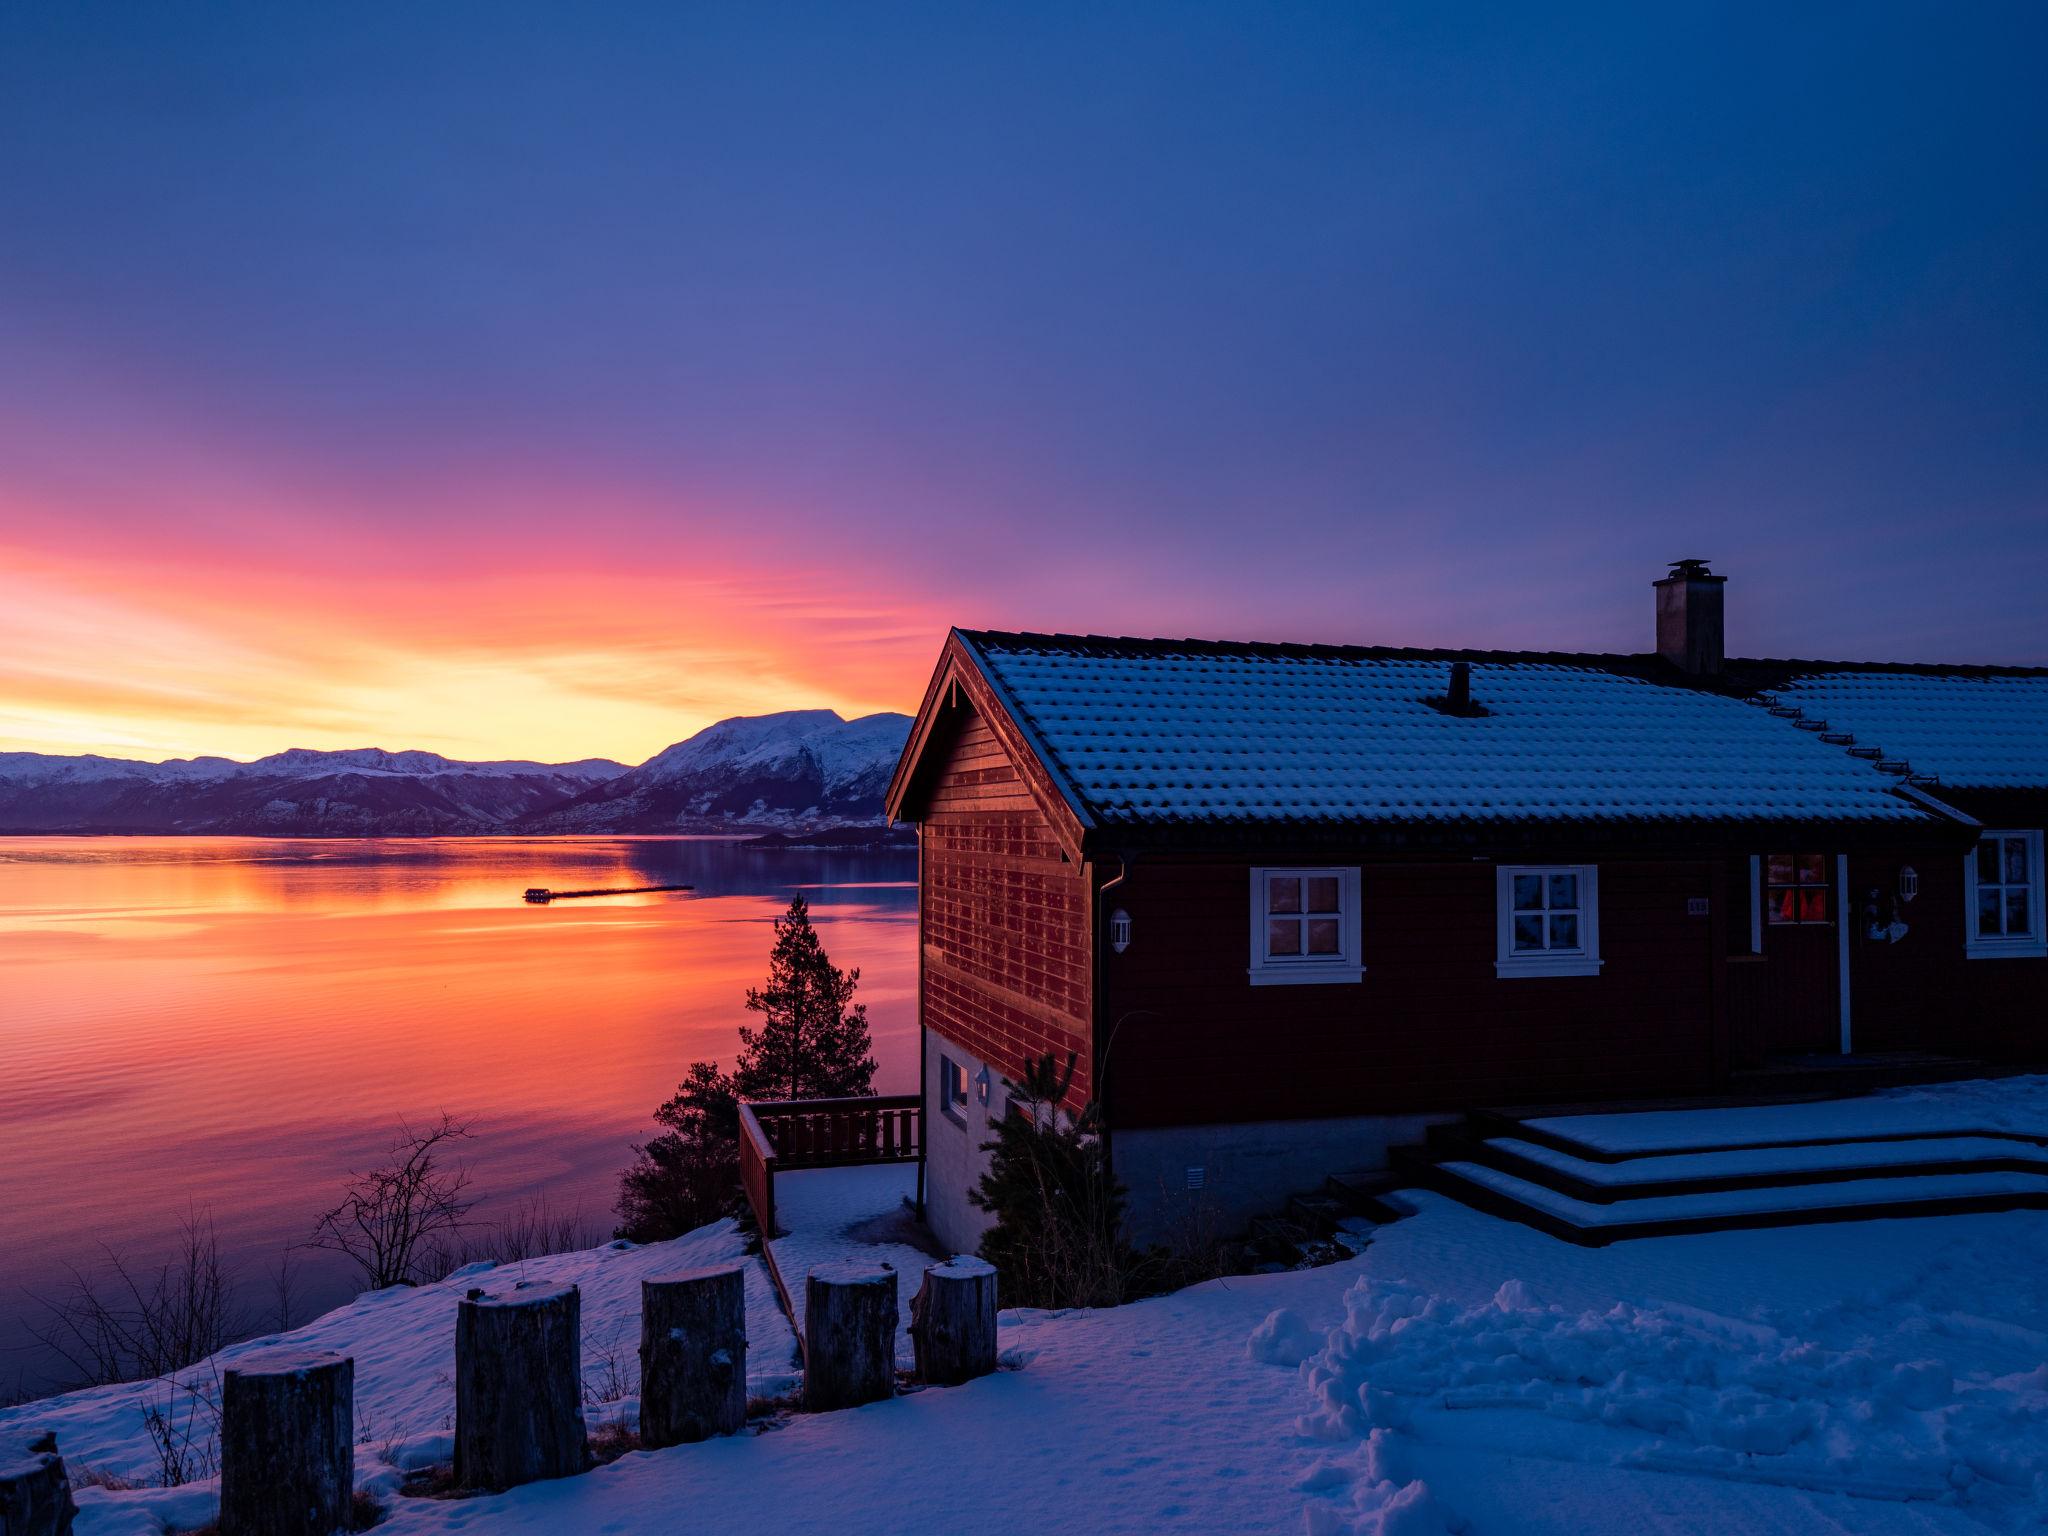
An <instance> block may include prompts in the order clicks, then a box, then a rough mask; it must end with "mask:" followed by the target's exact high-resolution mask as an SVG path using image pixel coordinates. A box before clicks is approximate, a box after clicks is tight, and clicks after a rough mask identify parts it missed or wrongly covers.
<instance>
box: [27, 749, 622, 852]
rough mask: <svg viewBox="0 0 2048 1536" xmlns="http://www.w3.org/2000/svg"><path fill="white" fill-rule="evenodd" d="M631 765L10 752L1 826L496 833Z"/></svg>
mask: <svg viewBox="0 0 2048 1536" xmlns="http://www.w3.org/2000/svg"><path fill="white" fill-rule="evenodd" d="M625 771H626V769H625V767H624V765H622V764H619V763H614V762H609V761H607V760H605V759H602V758H591V759H586V760H584V761H582V762H575V763H529V762H488V763H465V762H458V761H455V760H452V759H450V758H445V757H442V756H440V755H439V754H437V753H433V752H386V751H383V750H381V749H379V748H375V747H363V748H356V749H353V750H350V751H342V752H315V751H310V750H307V749H305V748H294V749H292V750H290V751H286V752H277V753H273V754H272V755H271V756H269V757H262V758H258V759H256V760H255V761H254V762H249V763H238V762H233V761H231V760H229V759H227V758H224V757H198V758H178V759H173V760H172V761H170V762H164V763H146V762H134V761H129V760H127V759H123V758H112V757H91V756H88V757H48V756H44V755H42V754H39V753H34V752H7V753H0V833H4V832H140V833H185V834H200V833H208V834H242V835H299V836H306V835H311V836H332V835H348V836H405V835H415V834H429V833H434V834H460V833H475V832H491V831H496V830H498V829H499V828H501V827H503V826H504V825H505V824H506V823H508V822H510V821H512V820H514V819H515V818H517V817H520V816H526V815H531V814H534V813H536V812H539V811H545V810H547V809H550V808H551V807H553V806H557V805H560V804H563V803H564V802H566V801H568V800H570V799H572V798H573V797H575V796H576V795H579V794H581V793H583V791H585V790H587V789H589V788H590V787H591V786H592V785H593V784H598V783H601V782H603V781H604V780H605V779H607V778H610V777H613V776H615V775H617V774H621V773H624V772H625Z"/></svg>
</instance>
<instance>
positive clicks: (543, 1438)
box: [455, 1281, 590, 1489]
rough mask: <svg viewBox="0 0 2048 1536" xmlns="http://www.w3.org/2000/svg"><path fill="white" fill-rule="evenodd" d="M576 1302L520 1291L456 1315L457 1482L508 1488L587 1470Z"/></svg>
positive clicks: (477, 1300) (464, 1307)
mask: <svg viewBox="0 0 2048 1536" xmlns="http://www.w3.org/2000/svg"><path fill="white" fill-rule="evenodd" d="M582 1328H583V1297H582V1293H581V1292H580V1291H579V1290H577V1288H576V1287H575V1286H573V1285H541V1284H537V1283H535V1282H531V1281H522V1282H520V1283H519V1284H518V1285H515V1286H512V1287H511V1288H510V1289H507V1290H503V1291H499V1292H498V1293H496V1294H491V1293H488V1292H486V1291H483V1290H473V1291H471V1292H470V1293H469V1294H468V1295H467V1296H466V1297H464V1298H463V1300H462V1301H461V1302H460V1303H458V1304H457V1306H456V1308H455V1481H456V1483H457V1484H459V1485H460V1486H461V1487H464V1488H491V1489H497V1488H515V1487H517V1486H518V1485H519V1484H521V1483H531V1482H536V1481H538V1480H540V1479H542V1478H548V1477H567V1476H569V1475H570V1474H571V1473H575V1472H581V1471H584V1470H585V1469H586V1468H588V1467H589V1465H590V1443H589V1438H588V1436H587V1434H586V1432H585V1430H584V1427H583V1334H582Z"/></svg>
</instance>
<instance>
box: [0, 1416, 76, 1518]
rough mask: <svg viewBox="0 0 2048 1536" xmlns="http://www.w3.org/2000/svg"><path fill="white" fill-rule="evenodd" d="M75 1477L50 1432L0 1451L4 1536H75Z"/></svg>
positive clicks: (0, 1508)
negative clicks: (73, 1489)
mask: <svg viewBox="0 0 2048 1536" xmlns="http://www.w3.org/2000/svg"><path fill="white" fill-rule="evenodd" d="M77 1513H78V1506H77V1505H76V1504H74V1503H73V1502H72V1501H71V1477H70V1475H69V1474H68V1473H67V1472H65V1470H64V1458H63V1457H62V1456H59V1455H58V1454H57V1437H56V1436H55V1435H54V1434H52V1433H50V1432H49V1431H48V1430H43V1431H39V1432H37V1433H35V1434H31V1435H28V1436H26V1437H24V1438H22V1439H19V1440H17V1439H14V1438H13V1437H11V1436H10V1437H9V1444H8V1445H7V1446H4V1447H0V1536H71V1517H72V1516H73V1515H75V1514H77Z"/></svg>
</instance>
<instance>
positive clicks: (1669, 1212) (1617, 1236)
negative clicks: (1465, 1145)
mask: <svg viewBox="0 0 2048 1536" xmlns="http://www.w3.org/2000/svg"><path fill="white" fill-rule="evenodd" d="M1439 1172H1440V1173H1441V1174H1442V1175H1443V1176H1444V1178H1445V1179H1446V1180H1447V1181H1448V1182H1447V1183H1444V1184H1442V1185H1440V1186H1439V1187H1442V1188H1445V1189H1446V1190H1447V1191H1448V1192H1449V1193H1451V1194H1453V1195H1455V1196H1456V1197H1457V1198H1458V1199H1461V1200H1463V1201H1464V1202H1465V1203H1466V1204H1467V1205H1471V1206H1475V1207H1477V1208H1478V1209H1480V1210H1486V1211H1491V1212H1492V1213H1493V1214H1495V1215H1499V1216H1507V1217H1510V1218H1512V1219H1514V1220H1516V1221H1522V1222H1526V1223H1527V1224H1528V1225H1530V1226H1534V1227H1540V1228H1542V1229H1543V1230H1545V1231H1548V1232H1551V1233H1553V1234H1554V1235H1556V1236H1558V1237H1563V1238H1566V1239H1568V1240H1569V1241H1572V1242H1576V1243H1585V1244H1588V1245H1592V1246H1598V1245H1600V1244H1603V1243H1612V1242H1618V1241H1620V1240H1621V1239H1623V1238H1629V1237H1669V1236H1674V1235H1676V1234H1678V1233H1682V1232H1718V1231H1725V1230H1728V1229H1730V1228H1735V1227H1782V1226H1796V1225H1801V1224H1805V1223H1808V1222H1820V1221H1867V1220H1871V1219H1874V1218H1876V1217H1881V1216H1940V1215H1951V1214H1960V1213H1963V1212H1972V1211H2009V1210H2020V1209H2048V1172H2043V1173H1943V1174H1920V1175H1914V1176H1910V1177H1901V1178H1883V1179H1856V1180H1851V1181H1849V1182H1846V1183H1837V1184H1793V1185H1779V1186H1774V1187H1768V1188H1761V1189H1740V1190H1723V1191H1720V1192H1717V1193H1711V1194H1695V1195H1647V1196H1643V1197H1640V1198H1637V1199H1632V1200H1622V1201H1616V1202H1613V1203H1611V1204H1606V1205H1596V1204H1593V1203H1592V1202H1590V1201H1585V1200H1577V1199H1574V1198H1573V1197H1572V1196H1570V1195H1567V1194H1564V1193H1563V1192H1561V1191H1559V1190H1556V1189H1553V1188H1551V1187H1549V1186H1547V1185H1543V1184H1536V1183H1532V1182H1531V1181H1529V1180H1527V1179H1519V1178H1516V1177H1515V1176H1514V1175H1513V1174H1511V1173H1504V1172H1502V1171H1501V1170H1500V1169H1498V1168H1489V1167H1486V1166H1484V1165H1482V1164H1479V1163H1445V1164H1442V1165H1441V1167H1440V1169H1439Z"/></svg>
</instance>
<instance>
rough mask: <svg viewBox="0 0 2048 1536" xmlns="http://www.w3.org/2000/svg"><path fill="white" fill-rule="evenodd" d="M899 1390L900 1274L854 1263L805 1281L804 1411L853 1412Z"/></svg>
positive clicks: (827, 1268)
mask: <svg viewBox="0 0 2048 1536" xmlns="http://www.w3.org/2000/svg"><path fill="white" fill-rule="evenodd" d="M895 1391H896V1271H895V1270H893V1269H891V1268H889V1267H888V1266H887V1265H886V1264H872V1263H870V1264H862V1263H859V1262H857V1261H853V1260H848V1261H846V1262H843V1263H837V1264H820V1265H819V1266H818V1267H817V1268H816V1269H814V1270H812V1271H811V1273H810V1278H809V1279H807V1280H806V1281H805V1282H804V1407H805V1408H806V1409H807V1410H809V1411H810V1412H813V1413H818V1412H823V1411H825V1410H828V1409H832V1408H852V1407H855V1406H857V1405H858V1404H861V1403H872V1402H874V1401H876V1400H877V1399H878V1398H884V1397H889V1396H891V1395H893V1394H894V1393H895Z"/></svg>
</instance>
